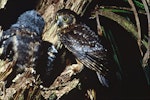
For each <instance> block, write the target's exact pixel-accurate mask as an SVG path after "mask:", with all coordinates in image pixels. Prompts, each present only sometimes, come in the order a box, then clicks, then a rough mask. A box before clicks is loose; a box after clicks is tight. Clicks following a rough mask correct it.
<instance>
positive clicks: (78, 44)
mask: <svg viewBox="0 0 150 100" xmlns="http://www.w3.org/2000/svg"><path fill="white" fill-rule="evenodd" d="M63 38H64V39H63V40H65V41H63V42H64V44H65V46H66V47H67V49H68V50H70V51H71V52H72V53H73V54H74V55H75V56H76V57H77V59H78V60H79V61H80V62H81V63H83V64H84V65H85V66H86V67H88V68H90V69H92V70H95V71H96V72H97V75H98V78H99V80H100V82H101V83H102V84H103V85H105V86H107V87H108V81H107V79H105V77H104V76H106V74H107V71H108V69H107V67H106V65H107V63H108V59H107V51H106V49H105V48H104V47H103V46H102V45H101V44H100V41H99V37H98V35H96V34H95V33H94V32H93V31H92V30H90V28H89V27H88V26H86V25H84V24H79V25H76V26H75V28H74V29H73V30H71V31H70V32H68V33H67V34H66V35H63Z"/></svg>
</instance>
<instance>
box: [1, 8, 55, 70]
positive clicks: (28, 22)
mask: <svg viewBox="0 0 150 100" xmlns="http://www.w3.org/2000/svg"><path fill="white" fill-rule="evenodd" d="M44 25H45V22H44V19H43V18H42V17H41V16H40V15H39V14H38V13H37V12H36V11H34V10H30V11H26V12H25V13H23V14H21V15H20V17H19V18H18V20H17V22H16V23H15V24H13V25H12V26H11V27H10V29H8V30H6V31H4V32H3V33H2V34H1V36H0V43H1V48H3V52H2V54H1V59H4V60H5V59H9V60H10V61H14V62H15V64H16V66H17V70H18V71H19V72H20V71H23V70H24V68H26V67H35V66H36V64H37V59H39V57H41V55H42V54H44V53H46V54H47V53H48V52H52V53H53V50H49V49H48V48H52V49H54V48H53V45H49V47H45V48H46V50H41V49H40V48H41V47H43V41H42V32H43V29H44ZM54 53H55V50H54ZM49 57H51V55H47V59H49ZM52 58H54V56H53V57H52ZM52 60H53V59H49V62H52ZM48 65H49V66H50V64H48Z"/></svg>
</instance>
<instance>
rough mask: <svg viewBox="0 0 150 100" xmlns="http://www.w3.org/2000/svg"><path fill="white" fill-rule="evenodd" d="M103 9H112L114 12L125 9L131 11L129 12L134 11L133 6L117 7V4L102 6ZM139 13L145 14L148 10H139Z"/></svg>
mask: <svg viewBox="0 0 150 100" xmlns="http://www.w3.org/2000/svg"><path fill="white" fill-rule="evenodd" d="M100 8H101V9H105V10H108V11H112V12H118V10H124V11H129V12H133V10H132V9H131V8H127V7H117V6H100ZM116 10H117V11H116ZM120 12H121V11H120ZM137 12H138V13H139V14H144V15H146V12H145V11H144V10H139V11H137ZM123 13H124V12H123Z"/></svg>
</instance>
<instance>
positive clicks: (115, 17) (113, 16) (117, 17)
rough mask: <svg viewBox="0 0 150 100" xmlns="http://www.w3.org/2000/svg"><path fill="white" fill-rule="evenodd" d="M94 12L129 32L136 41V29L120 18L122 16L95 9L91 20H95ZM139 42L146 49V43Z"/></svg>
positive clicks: (130, 23)
mask: <svg viewBox="0 0 150 100" xmlns="http://www.w3.org/2000/svg"><path fill="white" fill-rule="evenodd" d="M96 11H98V14H99V15H101V16H105V17H107V18H109V19H111V20H113V21H115V22H117V23H118V24H119V25H121V26H122V27H123V28H124V29H126V30H127V31H128V32H131V33H132V34H133V36H134V37H135V38H136V39H138V32H137V29H136V27H135V26H134V24H133V23H132V22H130V21H128V20H127V19H125V18H124V17H122V16H120V15H118V14H115V13H113V12H110V11H106V10H103V9H95V10H94V11H93V12H92V17H91V18H95V12H96ZM141 42H142V44H143V45H144V46H145V48H147V47H148V44H147V42H145V41H144V40H143V41H141Z"/></svg>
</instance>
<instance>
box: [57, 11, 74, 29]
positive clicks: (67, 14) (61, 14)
mask: <svg viewBox="0 0 150 100" xmlns="http://www.w3.org/2000/svg"><path fill="white" fill-rule="evenodd" d="M56 23H57V25H58V27H59V28H61V29H64V28H68V27H70V26H71V25H74V24H76V15H75V14H74V12H72V11H70V10H67V9H62V10H59V11H57V14H56Z"/></svg>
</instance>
